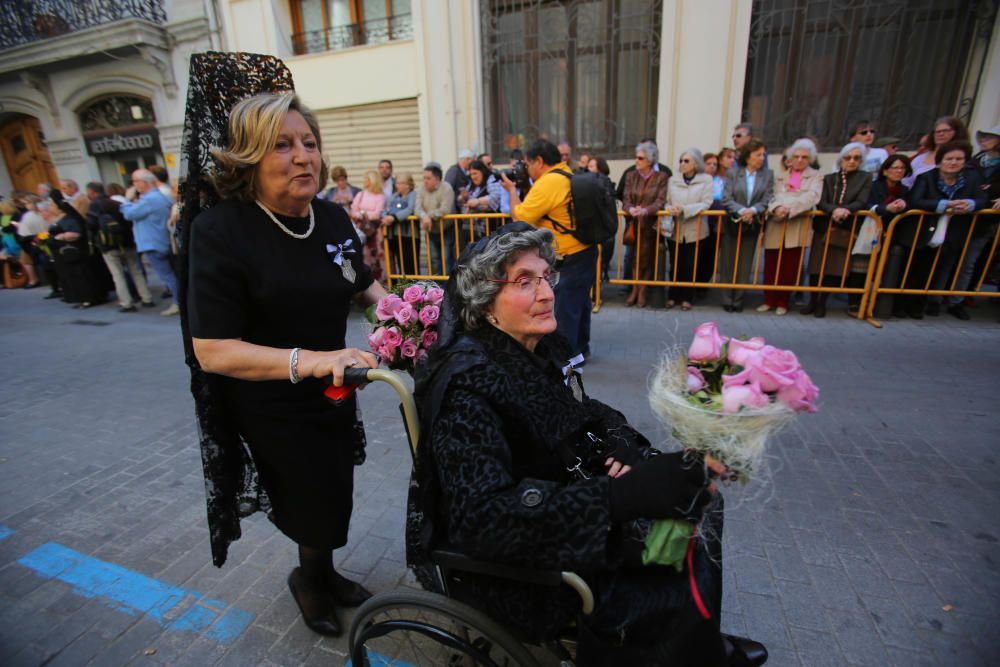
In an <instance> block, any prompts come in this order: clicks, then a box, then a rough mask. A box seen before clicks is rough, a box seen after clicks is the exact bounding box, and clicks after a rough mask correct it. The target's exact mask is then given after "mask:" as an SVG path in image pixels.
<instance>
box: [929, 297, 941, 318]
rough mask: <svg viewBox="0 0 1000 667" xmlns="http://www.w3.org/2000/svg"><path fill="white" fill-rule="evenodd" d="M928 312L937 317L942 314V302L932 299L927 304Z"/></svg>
mask: <svg viewBox="0 0 1000 667" xmlns="http://www.w3.org/2000/svg"><path fill="white" fill-rule="evenodd" d="M926 312H927V314H928V315H929V316H931V317H937V316H938V315H940V314H941V304H940V303H937V302H936V301H931V302H930V303H928V304H927V310H926Z"/></svg>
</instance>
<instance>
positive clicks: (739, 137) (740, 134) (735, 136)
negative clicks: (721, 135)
mask: <svg viewBox="0 0 1000 667" xmlns="http://www.w3.org/2000/svg"><path fill="white" fill-rule="evenodd" d="M745 136H747V135H745V134H742V133H740V132H736V133H734V134H733V139H742V138H743V137H745Z"/></svg>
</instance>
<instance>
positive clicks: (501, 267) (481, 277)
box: [451, 229, 556, 330]
mask: <svg viewBox="0 0 1000 667" xmlns="http://www.w3.org/2000/svg"><path fill="white" fill-rule="evenodd" d="M553 238H554V237H553V235H552V232H551V231H549V230H548V229H530V230H525V231H522V232H508V233H507V234H502V235H500V236H496V237H494V238H491V239H490V240H488V241H487V242H486V247H485V248H483V250H482V251H480V252H478V253H476V254H474V255H472V257H471V258H470V259H469V260H468V261H466V262H464V263H463V264H460V265H459V266H458V267H457V269H456V271H455V273H454V275H453V276H452V278H451V279H452V280H454V281H455V294H456V296H457V297H458V298H459V300H460V302H461V306H460V307H459V315H460V316H461V318H462V323H463V324H464V325H465V328H466V329H468V330H472V329H476V328H478V327H479V325H481V324H482V322H483V319H484V318H485V313H486V309H487V308H488V307H489V306H490V304H491V303H493V301H494V300H495V299H496V298H497V294H498V293H499V292H500V288H501V287H503V283H495V282H489V281H490V280H506V279H507V269H508V268H510V265H511V264H513V263H514V262H516V261H517V259H518V257H520V256H521V254H522V253H524V252H527V251H529V250H537V251H538V256H539V257H541V258H542V259H544V260H545V261H546V262H548V264H549V266H553V265H554V264H555V263H556V251H555V248H553V247H552V240H553Z"/></svg>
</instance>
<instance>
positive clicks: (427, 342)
mask: <svg viewBox="0 0 1000 667" xmlns="http://www.w3.org/2000/svg"><path fill="white" fill-rule="evenodd" d="M437 339H438V332H437V331H434V330H433V329H424V333H423V336H422V338H421V340H422V341H423V345H424V348H425V349H428V348H430V347H431V346H432V345H434V343H436V342H437Z"/></svg>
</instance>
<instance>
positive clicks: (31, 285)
mask: <svg viewBox="0 0 1000 667" xmlns="http://www.w3.org/2000/svg"><path fill="white" fill-rule="evenodd" d="M36 287H38V283H28V284H27V285H25V286H24V288H23V289H35V288H36Z"/></svg>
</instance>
